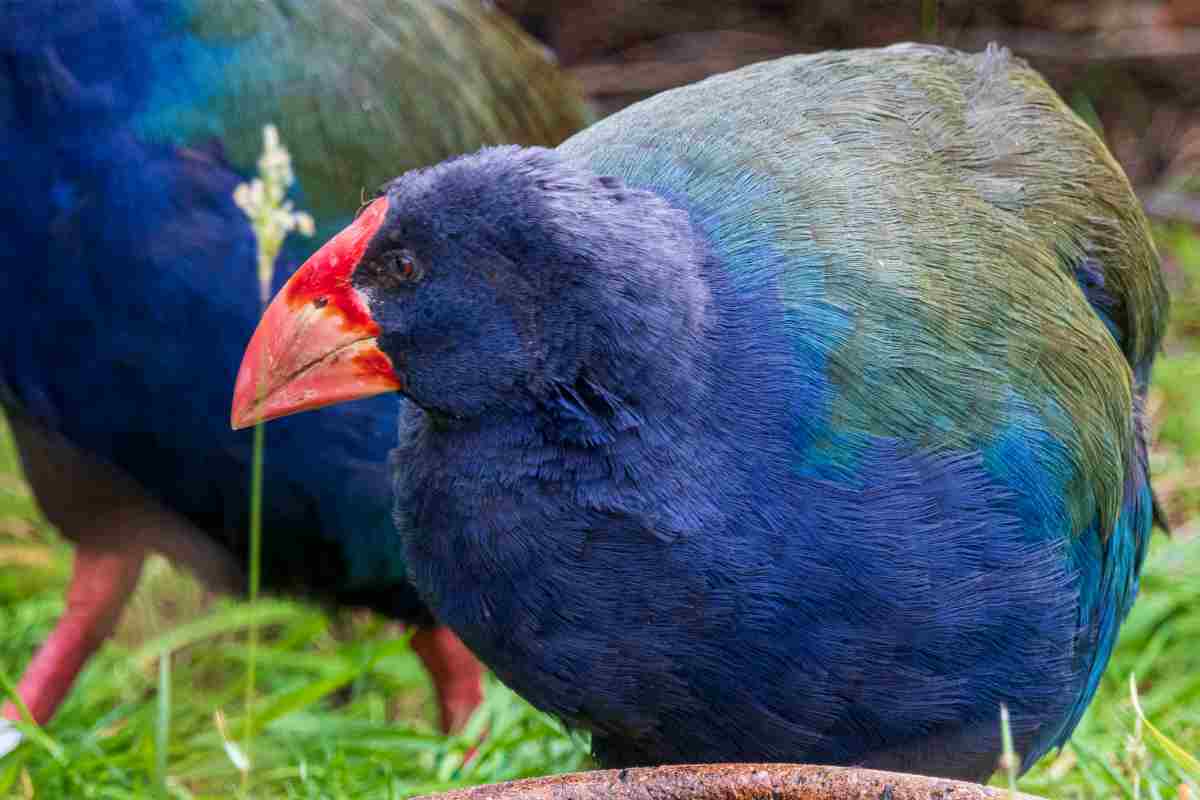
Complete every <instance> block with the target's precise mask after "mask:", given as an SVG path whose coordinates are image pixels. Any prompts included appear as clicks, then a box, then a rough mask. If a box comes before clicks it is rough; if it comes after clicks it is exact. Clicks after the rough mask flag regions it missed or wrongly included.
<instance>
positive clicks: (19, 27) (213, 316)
mask: <svg viewBox="0 0 1200 800" xmlns="http://www.w3.org/2000/svg"><path fill="white" fill-rule="evenodd" d="M585 114H586V110H585V108H584V105H583V102H582V100H581V98H580V96H579V95H578V92H577V90H576V89H575V87H574V86H573V85H572V84H571V83H570V82H569V81H567V80H566V79H565V78H564V77H563V76H562V75H561V73H559V71H558V70H557V68H556V67H555V66H554V65H553V64H552V63H551V62H550V61H549V60H547V58H546V57H545V54H544V51H543V50H542V48H541V47H540V46H539V45H537V44H536V43H534V42H533V41H532V40H530V39H528V38H527V37H525V36H524V34H522V33H521V32H520V31H519V30H518V29H517V28H516V27H515V25H514V24H512V23H511V22H510V21H509V20H507V18H505V17H504V16H503V15H502V14H500V13H499V12H496V11H494V10H492V9H490V8H487V7H485V6H483V5H482V4H477V3H473V2H466V1H465V0H464V2H446V3H424V2H418V1H416V0H371V1H370V2H364V3H358V4H347V3H340V2H336V1H335V0H278V1H277V2H253V1H251V0H234V1H232V2H231V1H230V0H221V1H220V2H215V1H214V2H209V1H208V0H118V1H117V2H110V1H109V0H103V1H101V0H88V1H87V2H38V3H20V4H12V3H9V4H6V5H5V17H4V26H3V30H0V153H2V154H3V160H4V168H3V172H4V175H5V180H6V181H7V184H8V185H7V190H6V192H5V193H4V194H3V197H0V241H3V245H2V257H3V262H4V263H3V266H2V267H0V292H2V293H3V295H4V296H5V297H8V298H10V300H11V307H10V311H9V313H6V314H4V315H2V316H0V398H2V400H3V407H4V410H5V412H6V413H7V414H8V415H9V418H10V422H11V424H12V426H13V429H14V432H15V436H16V440H17V443H18V445H19V448H20V454H21V458H22V461H23V463H24V466H25V469H26V472H27V474H28V477H29V479H30V481H31V483H32V486H33V489H34V491H35V493H36V495H37V498H38V501H39V503H40V504H41V507H42V508H43V510H44V511H45V513H46V515H47V516H48V518H49V519H50V520H51V521H52V522H53V523H55V524H56V525H57V526H58V527H59V529H60V530H61V531H62V533H63V534H64V535H65V536H66V537H67V538H69V539H71V540H73V542H74V543H75V544H76V560H75V572H74V577H73V579H72V584H71V587H70V589H69V590H68V598H67V607H66V611H65V612H64V615H63V618H62V620H61V621H60V622H59V624H58V627H57V628H56V629H55V632H54V633H53V634H52V636H51V638H50V640H49V641H48V642H47V644H46V645H45V646H44V647H43V648H42V650H41V651H40V652H39V654H38V656H37V657H36V658H35V659H34V662H33V664H32V666H31V667H30V669H29V670H28V671H27V672H26V675H25V678H24V680H23V681H22V684H21V694H22V696H23V698H24V700H25V702H26V703H27V704H28V705H29V706H30V707H31V710H32V712H33V715H34V717H35V718H36V719H38V720H39V721H45V720H46V719H47V718H48V717H49V716H50V714H51V713H53V711H54V708H55V707H56V706H57V705H58V703H59V701H60V700H61V698H62V696H63V695H64V694H65V693H66V691H67V689H68V688H69V686H70V683H71V681H72V680H73V679H74V677H75V674H76V673H77V671H78V670H79V669H80V668H81V667H82V665H83V664H84V663H85V662H86V659H87V657H88V656H89V655H90V653H91V652H92V651H93V650H94V649H95V647H97V646H98V645H99V644H100V642H101V641H102V640H103V639H104V638H105V637H106V636H107V635H108V633H109V632H110V631H111V629H112V627H113V625H114V624H115V622H116V620H117V617H118V615H119V612H120V610H121V608H122V606H123V604H124V602H125V599H126V598H127V596H128V594H129V593H130V592H131V591H132V589H133V586H134V585H135V583H136V580H137V576H138V574H139V572H140V569H141V564H142V559H143V556H144V554H145V553H146V552H149V551H155V550H157V551H160V552H163V553H165V554H166V555H168V556H170V557H172V558H174V559H175V560H176V561H178V562H180V563H182V564H185V565H187V566H190V567H191V568H192V569H194V570H195V571H196V572H197V573H199V574H200V576H201V577H202V578H204V579H206V580H207V581H208V583H209V584H210V585H212V586H215V587H218V588H224V589H237V590H240V589H241V588H242V587H243V586H244V578H243V576H242V565H243V564H244V563H245V554H246V549H247V540H246V537H247V516H248V506H249V502H248V492H247V489H248V481H249V478H248V475H249V471H248V464H249V460H250V441H251V437H250V436H248V435H246V434H244V433H234V432H232V431H230V430H229V427H228V424H227V418H226V414H225V409H227V408H228V397H229V388H230V386H231V385H232V382H233V379H234V375H235V372H236V369H237V365H238V359H239V356H240V353H241V350H242V348H243V347H244V345H245V342H246V340H247V338H248V337H249V335H250V333H251V331H252V329H253V326H254V322H255V320H256V319H257V317H258V314H259V312H260V307H259V302H260V300H259V292H258V289H257V279H256V270H255V242H254V239H253V236H252V233H251V230H250V227H249V224H248V223H247V221H246V219H245V217H244V216H243V214H242V212H241V211H240V210H239V209H238V208H237V207H236V206H235V205H234V202H233V197H232V195H233V192H234V188H235V186H237V185H238V183H239V182H241V181H243V180H245V179H246V178H247V176H248V175H249V174H250V173H252V172H253V171H254V160H255V158H256V157H257V155H258V152H259V148H260V145H261V136H262V130H263V126H264V125H265V124H266V123H275V124H277V125H278V126H279V128H280V129H281V131H282V135H283V139H284V141H285V142H286V144H287V145H289V146H290V148H291V153H292V158H293V165H294V167H295V172H296V175H297V178H298V183H297V189H298V191H296V193H295V199H296V200H297V201H298V202H299V204H300V205H301V206H303V207H305V208H307V209H308V210H310V211H311V212H312V213H313V215H314V216H315V218H316V223H317V228H318V233H320V232H321V231H324V232H325V234H326V235H327V234H328V233H329V232H331V231H334V230H336V229H337V228H338V227H340V226H342V225H344V224H346V223H347V222H349V221H350V220H351V219H352V218H353V214H354V212H355V210H356V209H357V207H358V205H359V203H360V201H361V197H362V194H361V193H362V192H363V190H364V189H366V190H368V191H371V190H373V189H374V187H376V186H378V185H379V184H380V183H381V182H382V181H383V180H384V179H386V178H387V177H389V176H390V175H392V174H394V170H395V169H396V167H397V165H403V166H406V167H417V166H421V165H424V164H429V163H434V162H436V161H438V160H440V159H443V158H446V157H448V156H451V155H454V154H456V153H461V152H466V151H470V150H473V149H476V148H478V147H480V146H482V145H485V144H496V143H502V142H520V143H524V144H555V143H557V142H559V141H561V140H562V139H563V138H565V137H566V136H567V135H568V134H570V133H571V132H573V131H575V130H576V129H578V128H579V127H581V126H582V124H583V121H584V119H585ZM314 241H319V240H313V241H308V240H303V239H301V238H298V237H295V236H293V237H292V238H291V239H290V240H289V241H288V243H287V244H286V246H285V250H284V253H283V255H282V257H281V259H280V264H279V267H280V269H279V271H278V274H277V276H278V277H277V281H276V286H278V285H279V283H280V282H281V281H282V280H283V279H285V278H286V277H287V276H288V275H289V274H290V273H291V272H292V270H293V269H294V268H295V266H296V265H297V264H298V263H300V261H301V260H302V259H303V258H304V257H305V256H307V255H308V253H309V252H311V250H312V249H313V247H314V246H315V244H314ZM396 408H397V406H396V401H395V399H394V398H378V399H376V400H373V401H367V402H364V403H361V404H356V405H354V406H350V407H346V408H339V409H332V410H330V411H328V412H324V413H322V414H320V415H317V416H312V417H310V418H307V419H297V420H295V421H294V423H292V424H288V425H285V426H281V427H280V428H278V429H277V430H273V431H271V432H270V434H269V435H268V436H267V452H266V466H265V499H264V528H265V538H264V543H263V548H264V549H263V570H264V574H263V580H264V586H265V587H266V588H268V589H271V590H276V591H288V592H295V593H299V594H302V595H305V596H310V597H315V598H318V599H321V600H325V601H330V602H333V603H338V604H352V605H363V606H368V607H370V608H373V609H376V610H378V611H381V612H384V613H387V614H390V615H392V616H394V617H396V618H398V619H400V620H403V621H406V622H410V623H416V624H418V625H421V626H424V630H425V633H419V634H418V637H417V640H416V641H418V642H422V643H423V649H422V650H421V653H422V655H423V656H424V657H425V658H426V662H427V665H428V666H429V667H430V668H431V669H432V670H433V671H434V673H435V678H437V679H439V681H440V683H441V686H440V689H441V690H442V697H441V700H442V708H441V710H442V713H443V722H444V723H445V724H446V725H447V726H452V725H456V724H458V723H461V722H462V721H464V718H465V714H466V713H469V711H470V708H471V706H472V705H473V703H474V702H475V701H477V700H478V697H479V694H478V693H479V677H480V675H479V670H478V666H477V665H476V664H474V662H473V660H472V659H471V658H470V656H469V654H468V653H467V652H466V651H465V649H463V648H462V646H461V644H460V643H457V641H456V640H454V639H453V637H452V636H448V635H447V634H446V633H445V632H444V629H443V630H442V632H441V633H438V632H436V631H435V630H434V629H433V628H432V627H431V626H432V625H433V618H432V617H431V616H430V614H429V611H428V610H427V608H426V607H425V606H424V605H423V604H422V603H421V602H420V600H419V599H418V598H417V596H416V594H415V592H414V591H413V590H412V587H411V586H410V585H409V584H408V583H407V582H406V581H405V579H404V575H405V564H404V559H403V555H402V550H401V548H400V547H399V540H398V538H397V536H396V534H395V532H394V530H393V529H392V526H391V522H390V518H389V517H390V514H389V504H390V486H389V479H388V476H387V472H386V467H385V466H384V462H385V460H386V453H387V451H388V449H389V448H390V447H391V446H392V445H393V443H394V441H395V423H394V418H395V413H396ZM456 670H457V671H458V674H456V673H455V671H456ZM7 713H8V714H9V715H12V714H14V713H15V711H14V710H13V709H12V707H11V706H10V707H9V708H8V710H7Z"/></svg>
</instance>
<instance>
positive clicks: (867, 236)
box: [233, 45, 1167, 779]
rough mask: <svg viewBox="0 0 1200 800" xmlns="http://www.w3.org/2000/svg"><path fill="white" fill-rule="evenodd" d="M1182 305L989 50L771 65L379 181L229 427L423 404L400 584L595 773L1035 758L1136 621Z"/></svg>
mask: <svg viewBox="0 0 1200 800" xmlns="http://www.w3.org/2000/svg"><path fill="white" fill-rule="evenodd" d="M1166 304H1167V298H1166V294H1165V290H1164V286H1163V282H1162V278H1161V275H1160V272H1159V266H1158V262H1157V257H1156V253H1155V250H1154V247H1153V244H1152V242H1151V239H1150V237H1149V235H1148V233H1147V227H1146V223H1145V219H1144V217H1143V215H1142V212H1141V210H1140V208H1139V206H1138V203H1137V201H1136V199H1135V197H1134V195H1133V193H1132V192H1131V191H1130V188H1129V185H1128V182H1127V181H1126V179H1125V177H1124V176H1123V174H1122V172H1121V170H1120V168H1119V167H1118V166H1117V164H1116V163H1115V162H1114V161H1113V159H1112V157H1111V156H1110V155H1109V153H1108V152H1107V151H1106V150H1105V148H1104V146H1103V144H1102V143H1101V142H1100V140H1099V139H1098V138H1097V137H1096V135H1095V134H1094V133H1093V132H1092V131H1091V130H1090V129H1089V128H1088V126H1087V125H1085V124H1084V123H1083V122H1082V121H1081V120H1079V119H1078V118H1077V117H1076V116H1075V115H1074V114H1073V113H1072V112H1071V111H1070V110H1069V109H1068V108H1067V107H1066V106H1065V105H1064V104H1063V103H1062V101H1061V100H1060V99H1059V98H1058V97H1057V96H1056V95H1055V94H1054V92H1053V91H1052V90H1051V89H1050V88H1049V87H1048V86H1047V85H1046V84H1045V83H1044V82H1043V81H1042V80H1041V78H1039V77H1038V75H1037V74H1036V73H1035V72H1033V71H1032V70H1031V69H1029V68H1028V67H1027V66H1025V65H1024V64H1023V63H1022V62H1021V61H1019V60H1017V59H1014V58H1012V57H1011V56H1010V55H1009V54H1008V53H1007V51H1005V50H1002V49H998V48H991V49H989V50H988V51H987V52H986V53H982V54H977V55H965V54H962V53H958V52H955V51H952V50H947V49H941V48H936V47H928V46H915V45H899V46H895V47H891V48H888V49H883V50H860V51H849V52H832V53H824V54H819V55H811V56H797V57H791V58H785V59H781V60H777V61H771V62H766V63H761V64H757V65H754V66H750V67H747V68H745V69H741V70H738V71H736V72H731V73H728V74H725V75H721V76H717V77H714V78H711V79H708V80H705V81H703V82H700V83H697V84H695V85H692V86H688V87H685V88H681V89H677V90H673V91H669V92H666V93H664V94H661V95H659V96H657V97H654V98H652V99H650V100H647V101H645V102H642V103H639V104H637V105H635V106H632V107H630V108H628V109H626V110H624V111H622V112H620V113H618V114H616V115H614V116H612V117H609V118H607V119H605V120H604V121H602V122H600V123H598V124H596V125H594V126H593V127H591V128H589V129H588V130H587V131H585V132H583V133H580V134H578V135H576V136H575V137H573V138H571V139H570V140H568V141H567V142H565V143H564V144H563V145H561V146H560V147H559V148H557V149H556V150H547V149H542V148H527V149H522V148H518V147H503V148H492V149H485V150H482V151H481V152H479V153H477V154H474V155H471V156H467V157H463V158H459V159H455V160H452V161H449V162H447V163H444V164H441V165H439V166H436V167H433V168H429V169H423V170H417V171H415V172H410V173H408V174H406V175H404V176H402V177H400V178H398V179H396V180H395V181H393V182H392V183H391V184H390V185H389V186H388V187H387V189H386V191H385V194H384V196H383V197H381V198H379V199H376V200H375V201H374V202H373V203H372V204H371V205H370V206H369V207H368V208H367V210H366V211H364V212H363V213H362V214H361V215H360V216H359V217H358V219H357V220H356V221H355V222H354V223H353V224H352V225H350V226H349V227H348V228H347V229H346V230H344V231H343V232H342V233H340V234H338V235H337V236H336V237H335V238H333V239H332V240H331V241H330V242H329V243H327V244H326V245H325V246H324V247H322V249H321V250H319V251H318V252H317V253H316V254H315V255H314V256H313V257H312V258H311V259H310V260H309V261H308V263H307V264H306V265H305V266H304V267H302V268H301V269H300V271H299V272H297V273H296V275H295V276H294V277H293V278H292V280H291V281H290V282H289V283H288V284H287V285H286V286H285V287H284V288H283V289H282V291H281V292H280V293H279V295H278V296H277V297H276V298H275V299H274V301H273V302H272V304H271V306H270V308H269V309H268V310H267V312H266V314H265V316H264V318H263V320H262V322H261V323H260V324H259V328H258V330H257V332H256V333H255V335H254V338H253V339H252V340H251V343H250V345H249V348H248V350H247V352H246V356H245V359H244V361H243V363H242V369H241V372H240V373H239V376H238V382H237V388H236V392H235V399H234V406H233V420H234V423H235V424H237V425H239V426H240V425H246V424H249V423H250V422H252V421H253V420H256V419H260V418H270V417H276V416H281V415H284V414H287V413H290V412H293V411H299V410H303V409H307V408H315V407H318V406H320V405H322V404H323V403H326V402H330V401H338V400H344V399H347V398H349V397H354V396H362V395H367V394H372V393H380V392H399V393H401V394H403V395H404V396H405V397H406V398H408V399H409V400H411V401H412V402H411V403H409V404H406V405H405V406H403V407H402V408H401V409H400V422H399V428H400V437H401V442H400V445H399V447H398V449H397V450H396V451H395V453H394V454H393V456H392V464H393V469H394V471H395V486H396V492H397V501H396V503H397V505H396V524H397V527H398V529H399V533H400V536H401V538H402V540H403V544H404V557H405V559H406V560H407V562H408V564H409V569H410V574H411V576H412V579H413V581H414V583H415V584H416V586H417V589H418V591H419V593H420V596H421V597H422V598H424V600H425V601H426V602H427V603H428V604H429V606H430V608H432V609H433V611H434V613H435V614H436V615H437V617H438V619H440V620H442V621H443V622H445V623H446V624H447V625H449V626H450V627H451V628H453V629H454V630H455V632H457V633H458V635H459V636H461V637H462V639H463V641H464V642H466V644H467V645H468V646H469V647H470V648H471V649H472V650H473V651H474V652H475V653H477V654H478V655H479V656H480V657H481V658H482V660H483V661H484V662H485V663H486V664H488V665H489V666H490V667H492V668H493V669H494V670H495V671H496V673H497V674H498V675H499V677H500V678H501V679H502V680H504V681H505V682H506V683H508V684H509V685H511V686H512V687H513V688H514V689H516V690H517V691H518V692H520V693H521V694H523V695H524V696H525V697H527V698H528V699H529V700H530V701H532V702H533V703H534V705H536V706H538V707H539V708H542V709H544V710H546V711H548V712H551V713H553V714H556V715H558V716H559V717H561V718H562V719H563V720H565V721H566V722H567V723H568V724H569V725H571V726H575V727H578V728H581V729H586V730H589V731H591V733H592V742H593V747H594V750H595V753H596V755H597V756H598V758H599V760H600V761H601V763H603V764H606V765H641V764H661V763H669V762H714V761H780V760H784V761H804V762H817V763H827V764H856V765H865V766H869V767H878V768H889V769H895V770H901V771H918V772H923V773H928V774H934V775H940V776H947V777H958V778H968V779H979V778H983V777H985V776H987V775H988V774H989V773H990V772H991V771H992V770H993V767H994V766H995V764H996V761H997V755H998V752H999V749H1000V744H999V743H1000V732H1001V727H1000V723H999V706H1000V704H1002V703H1004V704H1007V705H1008V707H1009V709H1010V710H1011V713H1012V733H1013V736H1014V740H1015V743H1016V747H1017V749H1018V751H1019V752H1020V753H1021V755H1022V756H1023V757H1024V764H1025V765H1029V764H1030V763H1032V762H1033V761H1034V760H1035V759H1037V758H1038V757H1039V756H1040V755H1042V754H1043V753H1045V752H1046V751H1047V750H1048V749H1050V748H1052V747H1054V746H1056V745H1059V744H1061V743H1063V742H1064V741H1065V740H1066V739H1067V737H1068V736H1069V735H1070V733H1071V731H1072V729H1073V728H1074V727H1075V725H1076V723H1077V722H1078V720H1079V717H1080V714H1081V713H1082V712H1083V710H1084V709H1085V707H1086V706H1087V704H1088V701H1089V700H1090V698H1091V697H1092V694H1093V692H1094V691H1095V689H1096V685H1097V682H1098V681H1099V679H1100V675H1101V673H1102V672H1103V670H1104V666H1105V663H1106V662H1107V661H1108V658H1109V654H1110V652H1111V650H1112V647H1113V642H1114V640H1115V639H1116V636H1117V629H1118V627H1119V625H1120V623H1121V621H1122V619H1123V618H1124V617H1125V615H1126V613H1127V612H1128V610H1129V608H1130V605H1131V604H1132V603H1133V599H1134V595H1135V594H1136V591H1137V583H1138V572H1139V569H1140V566H1141V563H1142V558H1143V555H1144V553H1145V546H1146V542H1147V539H1148V537H1149V534H1150V530H1151V524H1152V518H1153V506H1154V502H1153V496H1152V494H1151V489H1150V484H1149V480H1148V476H1147V466H1146V443H1145V435H1144V432H1143V420H1142V402H1143V398H1144V396H1145V392H1146V381H1147V376H1148V375H1149V372H1150V366H1151V362H1152V360H1153V357H1154V354H1155V349H1156V347H1157V346H1158V344H1159V340H1160V337H1161V335H1162V331H1163V320H1164V316H1165V312H1166ZM260 379H261V380H262V381H263V384H262V385H263V386H264V387H266V388H265V396H264V397H263V399H262V400H261V401H259V400H256V395H255V393H254V392H253V391H252V389H253V387H254V386H256V385H257V382H258V381H259V380H260ZM338 424H345V425H353V424H354V420H352V419H341V420H338ZM314 446H315V445H314ZM328 480H329V482H330V483H331V484H336V486H337V488H338V489H339V490H341V491H343V492H353V491H355V490H356V489H355V485H354V483H353V478H352V477H351V476H346V475H330V476H328Z"/></svg>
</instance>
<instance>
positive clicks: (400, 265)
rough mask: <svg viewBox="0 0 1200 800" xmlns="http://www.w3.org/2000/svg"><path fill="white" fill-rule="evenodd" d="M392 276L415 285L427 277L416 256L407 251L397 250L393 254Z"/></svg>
mask: <svg viewBox="0 0 1200 800" xmlns="http://www.w3.org/2000/svg"><path fill="white" fill-rule="evenodd" d="M392 274H393V277H395V278H398V279H399V280H401V281H404V282H406V283H415V282H416V281H419V280H421V278H423V277H424V276H425V270H424V269H422V267H421V262H419V261H417V258H416V256H414V255H413V254H412V253H410V252H409V251H407V250H397V251H395V253H393V254H392Z"/></svg>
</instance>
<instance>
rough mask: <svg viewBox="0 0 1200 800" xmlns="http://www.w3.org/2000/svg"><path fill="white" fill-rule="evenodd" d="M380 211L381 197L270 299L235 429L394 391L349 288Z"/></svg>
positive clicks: (245, 364) (242, 378) (249, 353)
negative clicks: (351, 277)
mask: <svg viewBox="0 0 1200 800" xmlns="http://www.w3.org/2000/svg"><path fill="white" fill-rule="evenodd" d="M387 208H388V203H387V198H384V197H381V198H379V199H378V200H376V201H375V202H373V203H371V205H370V206H368V207H367V208H366V210H364V211H363V212H362V213H361V214H359V216H358V219H356V220H355V221H354V222H353V223H352V224H351V225H349V226H348V227H346V229H345V230H343V231H342V232H341V233H339V234H338V235H337V236H335V237H333V238H332V239H330V240H329V241H328V242H326V243H325V245H324V246H323V247H322V248H321V249H320V250H318V251H317V252H315V253H313V255H312V257H311V258H309V259H308V261H306V262H304V265H303V266H302V267H300V269H298V270H296V273H295V274H294V275H292V277H291V278H290V279H289V280H288V282H287V283H286V284H284V286H283V289H281V290H280V291H279V294H278V295H276V296H275V299H274V300H272V301H271V304H270V305H269V306H268V307H267V311H266V313H265V314H263V318H262V320H260V321H259V323H258V329H257V330H255V331H254V336H253V337H251V339H250V344H249V345H248V346H247V347H246V354H245V355H244V356H243V357H242V366H241V369H239V370H238V376H237V385H236V387H235V388H234V390H233V410H232V413H231V415H230V423H231V424H232V425H233V427H234V428H246V427H249V426H250V425H253V424H255V423H257V422H265V421H267V420H270V419H276V418H278V417H283V416H287V415H288V414H295V413H297V412H299V411H310V410H312V409H315V408H321V407H323V406H329V405H333V404H335V403H343V402H345V401H347V400H357V399H359V398H362V397H370V396H372V395H376V394H383V393H384V392H394V391H396V390H397V389H399V388H401V385H402V384H401V382H400V379H399V378H397V377H396V373H395V371H394V370H393V369H392V362H391V359H389V358H388V357H387V356H386V355H385V354H384V352H383V351H382V350H380V349H379V347H378V346H377V344H376V341H375V337H376V336H377V335H378V334H379V325H378V324H376V322H375V320H374V319H372V318H371V313H370V311H369V310H368V307H367V301H366V298H365V297H363V295H362V294H361V293H360V292H359V291H358V290H357V289H355V288H354V287H353V286H351V285H350V276H351V275H353V274H354V270H355V268H356V267H357V266H358V262H359V260H360V259H361V258H362V255H363V251H365V250H366V249H367V243H368V242H370V241H371V237H373V236H374V235H375V232H376V231H378V230H379V227H380V225H382V224H383V219H384V217H385V215H386V214H387Z"/></svg>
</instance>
